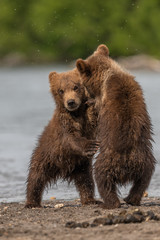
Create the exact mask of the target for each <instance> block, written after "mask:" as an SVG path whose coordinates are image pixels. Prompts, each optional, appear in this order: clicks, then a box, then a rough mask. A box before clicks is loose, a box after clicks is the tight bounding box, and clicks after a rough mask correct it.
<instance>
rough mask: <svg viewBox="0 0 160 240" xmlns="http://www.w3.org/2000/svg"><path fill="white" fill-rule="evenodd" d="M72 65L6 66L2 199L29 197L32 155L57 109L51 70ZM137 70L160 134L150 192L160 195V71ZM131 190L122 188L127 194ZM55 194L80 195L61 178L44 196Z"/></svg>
mask: <svg viewBox="0 0 160 240" xmlns="http://www.w3.org/2000/svg"><path fill="white" fill-rule="evenodd" d="M68 69H69V68H68V67H67V66H47V67H46V66H44V67H42V66H41V67H25V68H11V69H7V68H1V69H0V202H2V201H3V202H12V201H24V200H25V188H26V185H25V181H26V177H27V172H28V164H29V160H30V156H31V153H32V151H33V148H34V147H35V145H36V142H37V139H38V136H39V135H40V134H41V132H42V130H43V128H44V126H45V125H47V123H48V121H49V119H50V118H51V116H52V114H53V111H54V108H55V105H54V102H53V99H52V97H51V94H50V93H49V83H48V74H49V72H50V71H58V72H62V71H66V70H68ZM132 73H133V74H134V75H135V76H136V79H137V81H138V82H139V83H140V84H141V86H142V88H143V90H144V96H145V99H146V103H147V106H148V111H149V113H150V116H151V119H152V123H153V129H154V133H155V135H154V140H155V143H154V144H153V147H154V155H155V157H156V159H157V165H156V170H155V173H154V175H153V178H152V181H151V184H150V187H149V189H148V192H149V196H160V110H159V104H160V73H155V72H149V71H134V72H132ZM127 191H128V188H126V189H125V188H122V189H120V192H121V193H122V195H123V196H124V195H126V192H127ZM51 196H54V197H56V198H57V199H66V200H67V199H68V200H69V199H74V198H78V193H77V191H76V189H75V187H74V186H73V185H71V186H68V184H67V183H64V182H62V181H58V183H57V185H53V186H52V187H51V188H50V189H49V190H46V191H45V193H44V196H43V199H49V198H50V197H51ZM96 196H97V197H98V196H99V195H98V192H97V190H96Z"/></svg>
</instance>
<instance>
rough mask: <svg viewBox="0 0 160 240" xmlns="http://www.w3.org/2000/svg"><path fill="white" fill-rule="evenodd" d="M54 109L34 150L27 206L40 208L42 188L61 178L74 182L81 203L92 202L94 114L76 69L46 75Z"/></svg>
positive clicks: (95, 147) (94, 144) (95, 118)
mask: <svg viewBox="0 0 160 240" xmlns="http://www.w3.org/2000/svg"><path fill="white" fill-rule="evenodd" d="M49 80H50V89H51V93H52V95H53V97H54V99H55V102H56V110H55V112H54V115H53V117H52V119H51V121H50V122H49V124H48V126H46V127H45V129H44V131H43V133H42V135H41V137H40V138H39V142H38V145H37V147H36V149H35V150H34V152H33V155H32V158H31V161H30V167H29V175H28V179H27V201H26V205H25V206H26V207H29V208H31V207H40V206H41V199H42V194H43V191H44V188H45V187H46V186H47V184H50V183H51V182H54V183H55V182H56V181H57V179H59V178H62V179H64V180H67V181H68V182H71V181H74V183H75V185H76V188H77V190H78V191H79V194H80V198H81V203H82V204H89V203H95V200H94V182H93V178H92V156H93V155H94V153H95V152H96V150H97V143H96V142H95V140H94V139H95V136H94V132H95V128H96V125H97V115H96V112H95V110H94V106H93V105H91V106H88V105H87V103H86V101H87V100H88V93H87V91H86V90H85V88H84V86H83V85H82V84H81V82H80V75H79V73H78V71H77V70H76V69H74V70H72V71H69V72H66V73H60V74H58V73H56V72H52V73H50V75H49Z"/></svg>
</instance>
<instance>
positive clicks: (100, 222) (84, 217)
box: [0, 197, 160, 240]
mask: <svg viewBox="0 0 160 240" xmlns="http://www.w3.org/2000/svg"><path fill="white" fill-rule="evenodd" d="M0 239H4V240H5V239H7V240H9V239H15V240H54V239H63V240H66V239H67V240H72V239H76V240H83V239H96V240H100V239H103V240H104V239H116V240H117V239H118V240H119V239H130V240H134V239H135V240H137V239H145V240H147V239H152V240H153V239H155V240H156V239H160V198H149V197H147V198H143V200H142V204H141V206H139V207H133V206H129V205H126V204H125V203H124V202H123V200H121V208H119V209H114V210H105V209H102V208H100V207H99V206H97V205H89V206H82V205H81V204H80V201H79V200H78V199H77V200H74V201H58V200H50V201H44V202H43V207H42V208H39V209H25V208H24V202H20V203H0Z"/></svg>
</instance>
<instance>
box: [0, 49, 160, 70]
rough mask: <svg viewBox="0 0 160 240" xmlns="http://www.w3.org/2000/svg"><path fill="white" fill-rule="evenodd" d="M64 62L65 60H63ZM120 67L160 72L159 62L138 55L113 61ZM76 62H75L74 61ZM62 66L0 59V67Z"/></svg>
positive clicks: (42, 61) (20, 58) (22, 58)
mask: <svg viewBox="0 0 160 240" xmlns="http://www.w3.org/2000/svg"><path fill="white" fill-rule="evenodd" d="M64 60H65V59H64ZM115 60H116V61H117V62H118V63H119V64H120V65H121V66H122V67H124V68H126V69H128V70H148V71H154V72H160V60H159V59H156V58H154V57H152V56H149V55H145V54H139V55H133V56H128V57H125V56H120V57H118V58H117V59H115ZM75 61H76V60H75ZM75 61H72V62H68V61H65V65H68V67H69V68H74V67H75ZM55 64H56V65H57V64H59V65H62V64H64V63H60V62H59V63H58V62H56V63H55V62H53V61H51V59H46V58H41V59H37V58H35V59H27V58H26V57H25V56H23V55H22V54H18V53H14V54H8V55H6V56H4V57H3V58H1V59H0V67H9V68H11V67H24V66H45V65H46V66H47V65H49V66H52V65H55Z"/></svg>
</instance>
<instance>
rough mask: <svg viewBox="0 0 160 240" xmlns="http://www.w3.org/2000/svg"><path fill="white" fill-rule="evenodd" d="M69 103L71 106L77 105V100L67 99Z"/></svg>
mask: <svg viewBox="0 0 160 240" xmlns="http://www.w3.org/2000/svg"><path fill="white" fill-rule="evenodd" d="M67 104H68V106H69V107H71V108H72V107H75V106H76V102H75V100H74V99H69V100H68V101H67Z"/></svg>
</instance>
